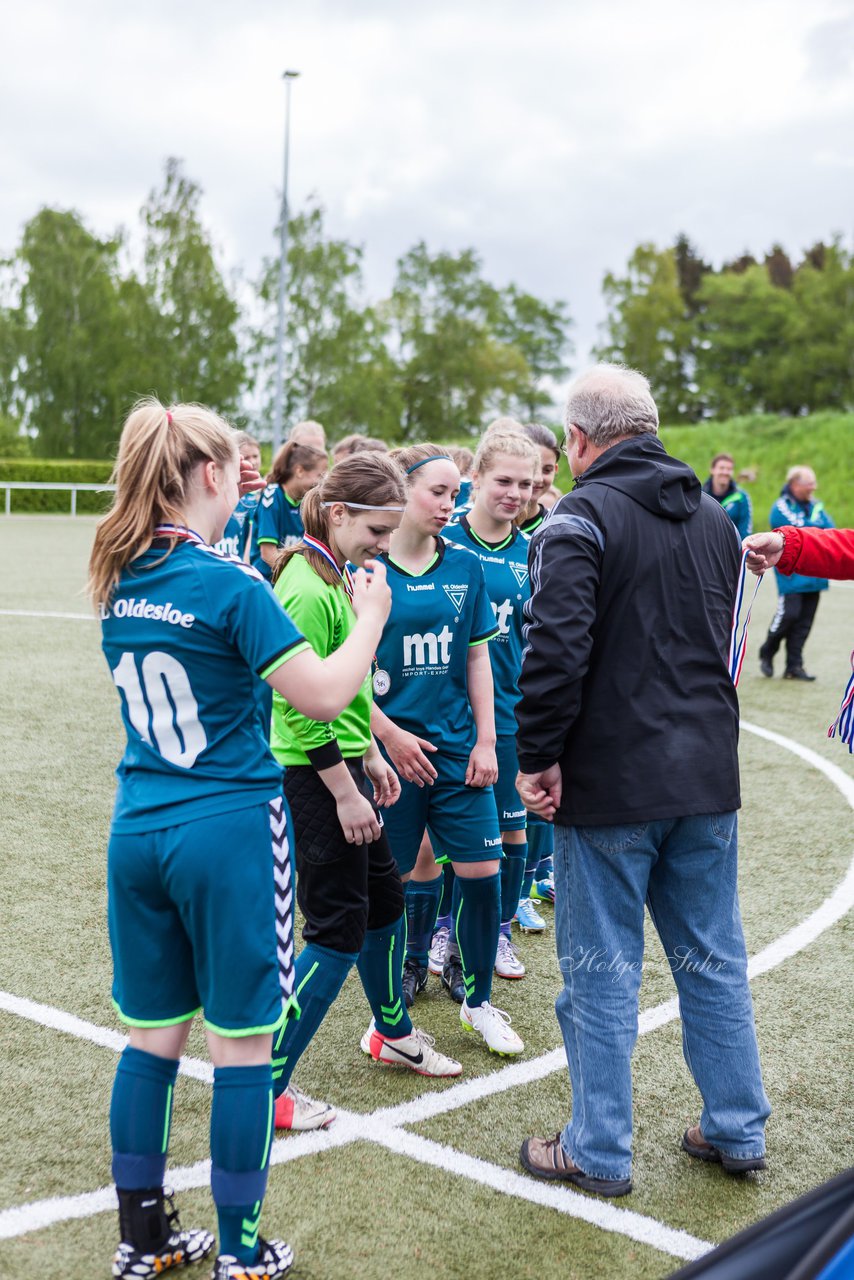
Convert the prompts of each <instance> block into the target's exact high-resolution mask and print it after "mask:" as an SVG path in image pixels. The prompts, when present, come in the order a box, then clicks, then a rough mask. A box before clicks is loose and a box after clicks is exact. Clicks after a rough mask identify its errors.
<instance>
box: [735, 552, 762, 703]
mask: <svg viewBox="0 0 854 1280" xmlns="http://www.w3.org/2000/svg"><path fill="white" fill-rule="evenodd" d="M746 579H747V552H746V551H745V553H744V555H743V556H742V557H741V569H740V570H739V574H738V586H737V587H736V591H735V605H734V606H733V611H732V632H731V634H730V641H729V657H728V659H727V665H728V667H729V673H730V676H731V677H732V682H733V684H734V685H735V687H736V688H738V681H739V677H740V676H741V668H742V667H743V666H744V655H745V653H746V652H747V628H748V627H749V626H750V615H751V613H752V612H753V602H754V600H755V599H756V592H757V591H758V590H759V587H760V586H761V584H762V576H759V577H758V578H757V579H756V586H755V587H754V588H753V595H752V597H751V600H750V605H749V607H748V610H747V617H746V618H745V619H744V627H743V629H742V632H741V637H739V634H738V619H739V615H740V614H741V607H742V604H743V603H744V588H745V583H746Z"/></svg>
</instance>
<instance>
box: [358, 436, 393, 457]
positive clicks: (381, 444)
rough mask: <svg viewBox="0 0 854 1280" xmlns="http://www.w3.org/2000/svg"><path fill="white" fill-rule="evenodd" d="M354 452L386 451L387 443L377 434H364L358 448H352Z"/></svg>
mask: <svg viewBox="0 0 854 1280" xmlns="http://www.w3.org/2000/svg"><path fill="white" fill-rule="evenodd" d="M353 452H354V453H388V445H387V444H386V442H385V440H380V438H379V436H365V439H364V440H363V442H362V444H361V445H360V446H359V448H358V449H354V450H353Z"/></svg>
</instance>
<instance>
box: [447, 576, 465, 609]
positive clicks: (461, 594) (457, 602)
mask: <svg viewBox="0 0 854 1280" xmlns="http://www.w3.org/2000/svg"><path fill="white" fill-rule="evenodd" d="M468 590H469V589H468V584H467V583H461V584H460V585H459V586H457V585H456V584H455V585H454V586H447V585H446V586H445V595H446V596H447V597H448V599H449V600H450V602H451V604H452V605H453V606H454V608H455V609H456V611H457V613H462V611H463V605H464V604H465V600H466V596H467V595H468Z"/></svg>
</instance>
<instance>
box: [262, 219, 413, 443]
mask: <svg viewBox="0 0 854 1280" xmlns="http://www.w3.org/2000/svg"><path fill="white" fill-rule="evenodd" d="M278 284H279V259H278V258H273V259H270V260H268V261H267V262H266V263H265V269H264V274H263V277H262V279H261V282H260V286H259V295H260V298H261V300H262V302H263V303H264V304H265V308H266V315H265V322H264V324H263V326H262V327H261V329H260V330H259V331H258V332H257V334H256V340H255V360H256V365H257V370H258V376H259V381H260V386H261V394H262V399H263V402H264V410H263V413H264V417H265V418H267V419H269V417H270V416H271V411H272V397H273V386H274V382H273V379H274V376H275V365H276V345H275V342H276V332H277V314H276V307H277V300H278ZM287 288H288V293H287V302H286V309H285V382H284V416H285V419H286V421H291V422H292V421H294V420H295V419H297V418H316V419H318V420H320V421H321V422H324V423H325V424H327V425H328V426H329V428H330V430H331V431H332V432H333V433H334V434H336V435H337V434H339V433H344V432H348V431H353V430H356V429H357V428H361V429H367V430H368V432H369V433H370V434H372V435H379V436H382V437H383V438H385V439H393V438H395V437H396V436H397V434H398V431H399V424H400V414H401V399H400V391H399V387H398V382H397V372H396V369H395V365H394V361H393V359H392V357H391V356H390V354H389V352H388V349H387V347H386V343H385V338H386V332H387V325H386V323H385V322H384V320H383V319H382V318H381V316H380V314H379V313H378V311H377V309H376V308H374V307H370V306H368V305H366V304H365V302H364V300H363V286H362V249H361V248H360V247H359V246H358V245H354V244H351V243H350V242H349V241H347V240H335V239H332V238H330V237H328V236H327V235H326V233H325V230H324V213H323V209H322V208H321V207H320V206H319V205H314V206H312V207H310V208H309V209H308V210H306V211H305V212H304V213H301V214H299V215H298V216H297V217H296V218H293V219H292V220H291V221H290V223H289V224H288V274H287Z"/></svg>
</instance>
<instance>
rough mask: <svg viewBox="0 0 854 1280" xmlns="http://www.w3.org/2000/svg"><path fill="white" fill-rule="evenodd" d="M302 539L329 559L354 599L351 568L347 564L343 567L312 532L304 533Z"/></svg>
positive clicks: (348, 593)
mask: <svg viewBox="0 0 854 1280" xmlns="http://www.w3.org/2000/svg"><path fill="white" fill-rule="evenodd" d="M302 540H303V542H304V543H305V545H306V546H307V547H311V549H312V551H316V552H317V554H318V555H319V556H323V558H324V560H327V561H328V562H329V564H331V565H332V568H333V569H334V570H335V572H336V573H337V574H338V575H339V577H340V578H341V581H342V582H343V583H344V590H345V591H346V592H347V595H348V596H349V597H350V599H351V600H352V599H353V575H352V573H351V572H350V570H349V569H348V568H347V566H346V564H345V565H344V568H343V569H342V568H341V567H340V566H339V564H338V561H337V560H336V559H335V557H334V555H333V554H332V552H331V551H330V550H329V548H328V547H327V545H326V543H325V542H321V541H320V539H319V538H314V537H312V535H311V534H310V533H304V534H303V535H302Z"/></svg>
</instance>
